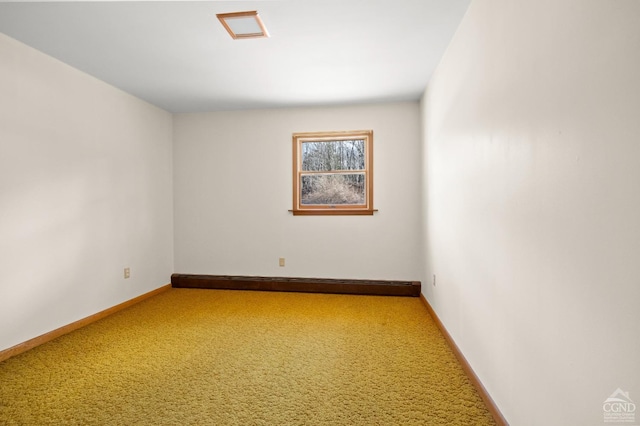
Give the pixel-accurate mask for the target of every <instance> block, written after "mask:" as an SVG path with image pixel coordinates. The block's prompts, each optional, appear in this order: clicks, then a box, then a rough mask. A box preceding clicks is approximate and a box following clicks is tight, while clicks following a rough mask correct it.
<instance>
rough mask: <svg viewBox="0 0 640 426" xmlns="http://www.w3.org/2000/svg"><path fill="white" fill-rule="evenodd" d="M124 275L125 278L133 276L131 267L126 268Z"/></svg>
mask: <svg viewBox="0 0 640 426" xmlns="http://www.w3.org/2000/svg"><path fill="white" fill-rule="evenodd" d="M124 277H125V279H126V278H129V277H131V268H124Z"/></svg>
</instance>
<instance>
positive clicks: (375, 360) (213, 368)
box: [0, 289, 494, 426]
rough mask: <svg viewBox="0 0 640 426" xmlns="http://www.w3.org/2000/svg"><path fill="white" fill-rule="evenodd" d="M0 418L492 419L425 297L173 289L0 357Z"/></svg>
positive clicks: (112, 421)
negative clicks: (0, 359) (424, 302)
mask: <svg viewBox="0 0 640 426" xmlns="http://www.w3.org/2000/svg"><path fill="white" fill-rule="evenodd" d="M0 424H2V425H45V424H52V425H53V424H55V425H243V426H244V425H465V426H466V425H489V424H494V423H493V420H492V418H491V416H490V414H489V412H488V411H487V409H486V408H485V406H484V404H483V403H482V400H481V399H480V397H479V396H478V395H477V393H476V392H475V390H474V389H473V387H472V386H471V384H470V383H469V381H468V379H467V378H466V376H465V375H464V373H463V371H462V369H461V367H460V365H459V364H458V363H457V361H456V359H455V357H454V355H453V354H452V352H451V351H450V349H449V348H448V346H447V344H446V342H445V341H444V339H443V337H442V336H441V334H440V333H439V331H438V329H437V327H436V325H435V324H434V322H433V321H432V320H431V318H430V317H429V315H428V313H427V311H426V309H425V307H424V306H423V305H422V303H421V301H420V300H419V299H418V298H402V297H379V296H344V295H327V294H300V293H268V292H248V291H247V292H245V291H220V290H193V289H171V290H169V291H168V292H165V293H162V294H160V295H158V296H155V297H153V298H151V299H148V300H147V301H145V302H142V303H140V304H138V305H135V306H133V307H131V308H129V309H126V310H124V311H121V312H119V313H117V314H115V315H112V316H110V317H108V318H106V319H104V320H102V321H99V322H96V323H94V324H92V325H90V326H87V327H85V328H82V329H80V330H77V331H75V332H73V333H71V334H68V335H65V336H63V337H60V338H58V339H56V340H54V341H52V342H50V343H47V344H45V345H42V346H40V347H38V348H36V349H33V350H31V351H29V352H26V353H24V354H22V355H18V356H16V357H14V358H11V359H9V360H7V361H5V362H3V363H0Z"/></svg>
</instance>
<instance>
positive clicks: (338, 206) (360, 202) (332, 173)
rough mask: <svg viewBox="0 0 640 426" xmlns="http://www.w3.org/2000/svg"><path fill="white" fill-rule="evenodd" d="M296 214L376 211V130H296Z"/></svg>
mask: <svg viewBox="0 0 640 426" xmlns="http://www.w3.org/2000/svg"><path fill="white" fill-rule="evenodd" d="M293 141H294V210H293V212H294V214H372V212H373V209H372V207H371V206H372V201H373V200H372V198H373V186H372V165H373V161H372V160H373V152H372V147H373V133H372V132H371V131H358V132H327V133H296V134H294V135H293Z"/></svg>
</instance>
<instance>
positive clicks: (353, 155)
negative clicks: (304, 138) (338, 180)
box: [301, 139, 365, 172]
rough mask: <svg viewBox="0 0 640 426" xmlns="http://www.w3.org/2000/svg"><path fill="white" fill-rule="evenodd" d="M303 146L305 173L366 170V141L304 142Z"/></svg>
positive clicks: (303, 167) (303, 168)
mask: <svg viewBox="0 0 640 426" xmlns="http://www.w3.org/2000/svg"><path fill="white" fill-rule="evenodd" d="M301 145H302V170H303V171H313V172H330V171H333V170H364V160H365V151H364V150H365V143H364V139H359V140H338V141H322V142H302V144H301Z"/></svg>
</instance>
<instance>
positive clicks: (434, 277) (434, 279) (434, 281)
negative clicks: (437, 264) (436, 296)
mask: <svg viewBox="0 0 640 426" xmlns="http://www.w3.org/2000/svg"><path fill="white" fill-rule="evenodd" d="M433 286H434V287H435V286H436V274H433Z"/></svg>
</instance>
